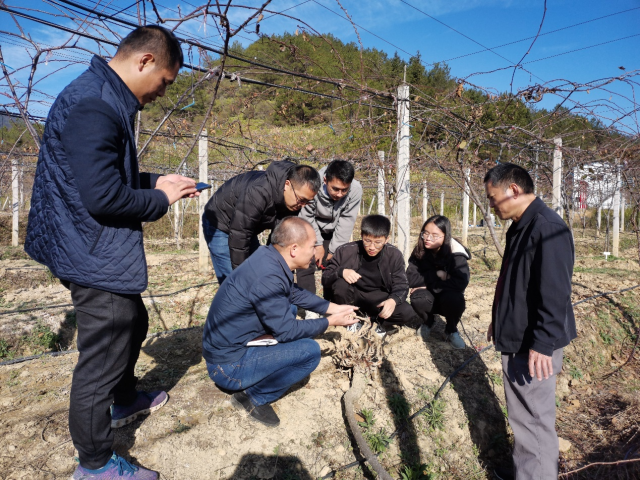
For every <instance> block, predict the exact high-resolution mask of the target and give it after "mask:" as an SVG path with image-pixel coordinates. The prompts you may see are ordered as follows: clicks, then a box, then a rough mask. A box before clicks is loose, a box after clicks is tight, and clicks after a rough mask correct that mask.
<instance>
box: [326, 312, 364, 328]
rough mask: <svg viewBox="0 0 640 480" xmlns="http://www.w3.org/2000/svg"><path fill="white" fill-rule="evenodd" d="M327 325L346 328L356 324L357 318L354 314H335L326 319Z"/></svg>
mask: <svg viewBox="0 0 640 480" xmlns="http://www.w3.org/2000/svg"><path fill="white" fill-rule="evenodd" d="M327 320H329V325H331V326H343V327H348V326H349V325H353V324H354V323H357V322H358V317H356V314H355V313H354V312H344V313H335V314H333V315H330V316H328V317H327Z"/></svg>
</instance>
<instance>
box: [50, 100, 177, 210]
mask: <svg viewBox="0 0 640 480" xmlns="http://www.w3.org/2000/svg"><path fill="white" fill-rule="evenodd" d="M124 135H125V132H124V131H123V129H122V125H121V123H120V120H119V118H118V115H117V113H116V112H115V111H114V110H113V109H112V108H111V107H110V106H109V105H108V104H107V103H106V102H104V101H103V100H100V99H98V98H93V97H88V98H85V99H83V100H81V101H80V102H78V104H77V105H76V106H74V107H73V109H72V110H71V112H70V113H69V116H68V118H67V121H66V123H65V127H64V129H63V131H62V134H61V136H60V137H61V141H62V145H63V147H64V151H65V153H66V155H67V161H68V163H69V166H70V168H71V171H72V172H73V176H74V179H75V181H76V183H77V185H78V191H79V192H80V198H81V199H82V204H83V205H84V207H85V208H86V209H87V210H88V211H89V213H90V214H91V215H94V216H96V217H118V218H122V217H126V218H129V219H136V220H140V221H144V222H146V221H153V220H157V219H159V218H160V217H162V216H163V215H164V214H165V213H167V209H168V208H169V200H168V198H167V196H166V195H165V193H164V192H162V191H161V190H154V189H149V188H148V189H134V188H131V187H129V186H127V185H126V184H125V183H124V182H123V179H122V173H121V169H122V166H121V165H120V163H121V158H122V154H121V152H120V151H119V149H120V148H122V147H121V144H122V140H123V137H124ZM147 184H148V185H149V186H150V184H151V178H149V179H148V181H147Z"/></svg>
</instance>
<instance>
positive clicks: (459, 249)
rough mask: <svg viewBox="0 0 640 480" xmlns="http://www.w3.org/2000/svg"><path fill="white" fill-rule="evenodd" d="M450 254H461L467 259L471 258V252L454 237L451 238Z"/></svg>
mask: <svg viewBox="0 0 640 480" xmlns="http://www.w3.org/2000/svg"><path fill="white" fill-rule="evenodd" d="M451 255H463V256H465V257H467V260H468V259H470V258H471V252H470V251H469V249H468V248H467V247H465V246H464V245H462V244H461V243H460V242H459V241H457V240H456V239H455V238H452V239H451Z"/></svg>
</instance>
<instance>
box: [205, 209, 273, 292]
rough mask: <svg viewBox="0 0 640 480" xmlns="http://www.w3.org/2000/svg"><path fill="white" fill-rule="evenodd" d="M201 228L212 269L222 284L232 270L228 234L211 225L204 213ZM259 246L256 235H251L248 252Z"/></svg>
mask: <svg viewBox="0 0 640 480" xmlns="http://www.w3.org/2000/svg"><path fill="white" fill-rule="evenodd" d="M202 230H203V233H204V239H205V240H206V241H207V245H208V247H209V253H211V261H212V262H213V270H214V272H215V274H216V278H217V279H218V284H220V285H222V282H224V279H225V278H227V277H228V276H229V275H231V271H232V270H233V267H232V266H231V255H230V253H229V234H228V233H225V232H223V231H222V230H218V229H217V228H215V227H214V226H212V225H211V224H210V223H209V221H208V220H207V217H205V216H204V215H203V216H202ZM259 246H260V241H259V240H258V237H257V236H256V235H254V236H252V237H251V245H250V247H249V252H250V253H253V252H255V251H256V250H257V249H258V247H259Z"/></svg>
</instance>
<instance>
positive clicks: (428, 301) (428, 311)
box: [410, 288, 466, 333]
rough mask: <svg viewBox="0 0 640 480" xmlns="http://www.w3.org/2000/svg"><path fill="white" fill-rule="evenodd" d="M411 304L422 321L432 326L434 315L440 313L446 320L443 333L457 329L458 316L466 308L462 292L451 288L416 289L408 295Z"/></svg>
mask: <svg viewBox="0 0 640 480" xmlns="http://www.w3.org/2000/svg"><path fill="white" fill-rule="evenodd" d="M410 299H411V306H412V307H413V310H414V311H415V312H416V313H417V314H418V316H419V317H420V318H421V319H422V321H423V322H424V323H425V324H426V325H427V326H428V327H432V326H433V322H434V321H435V318H434V315H435V314H438V315H442V316H443V317H444V318H445V319H446V320H447V325H446V327H445V329H444V332H445V333H454V332H457V331H458V323H459V322H460V317H462V314H463V313H464V310H465V308H466V305H465V302H464V293H462V292H455V291H452V290H442V291H441V292H439V293H435V292H433V291H431V290H427V289H426V288H421V289H420V290H416V291H415V292H413V294H412V295H411V297H410Z"/></svg>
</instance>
